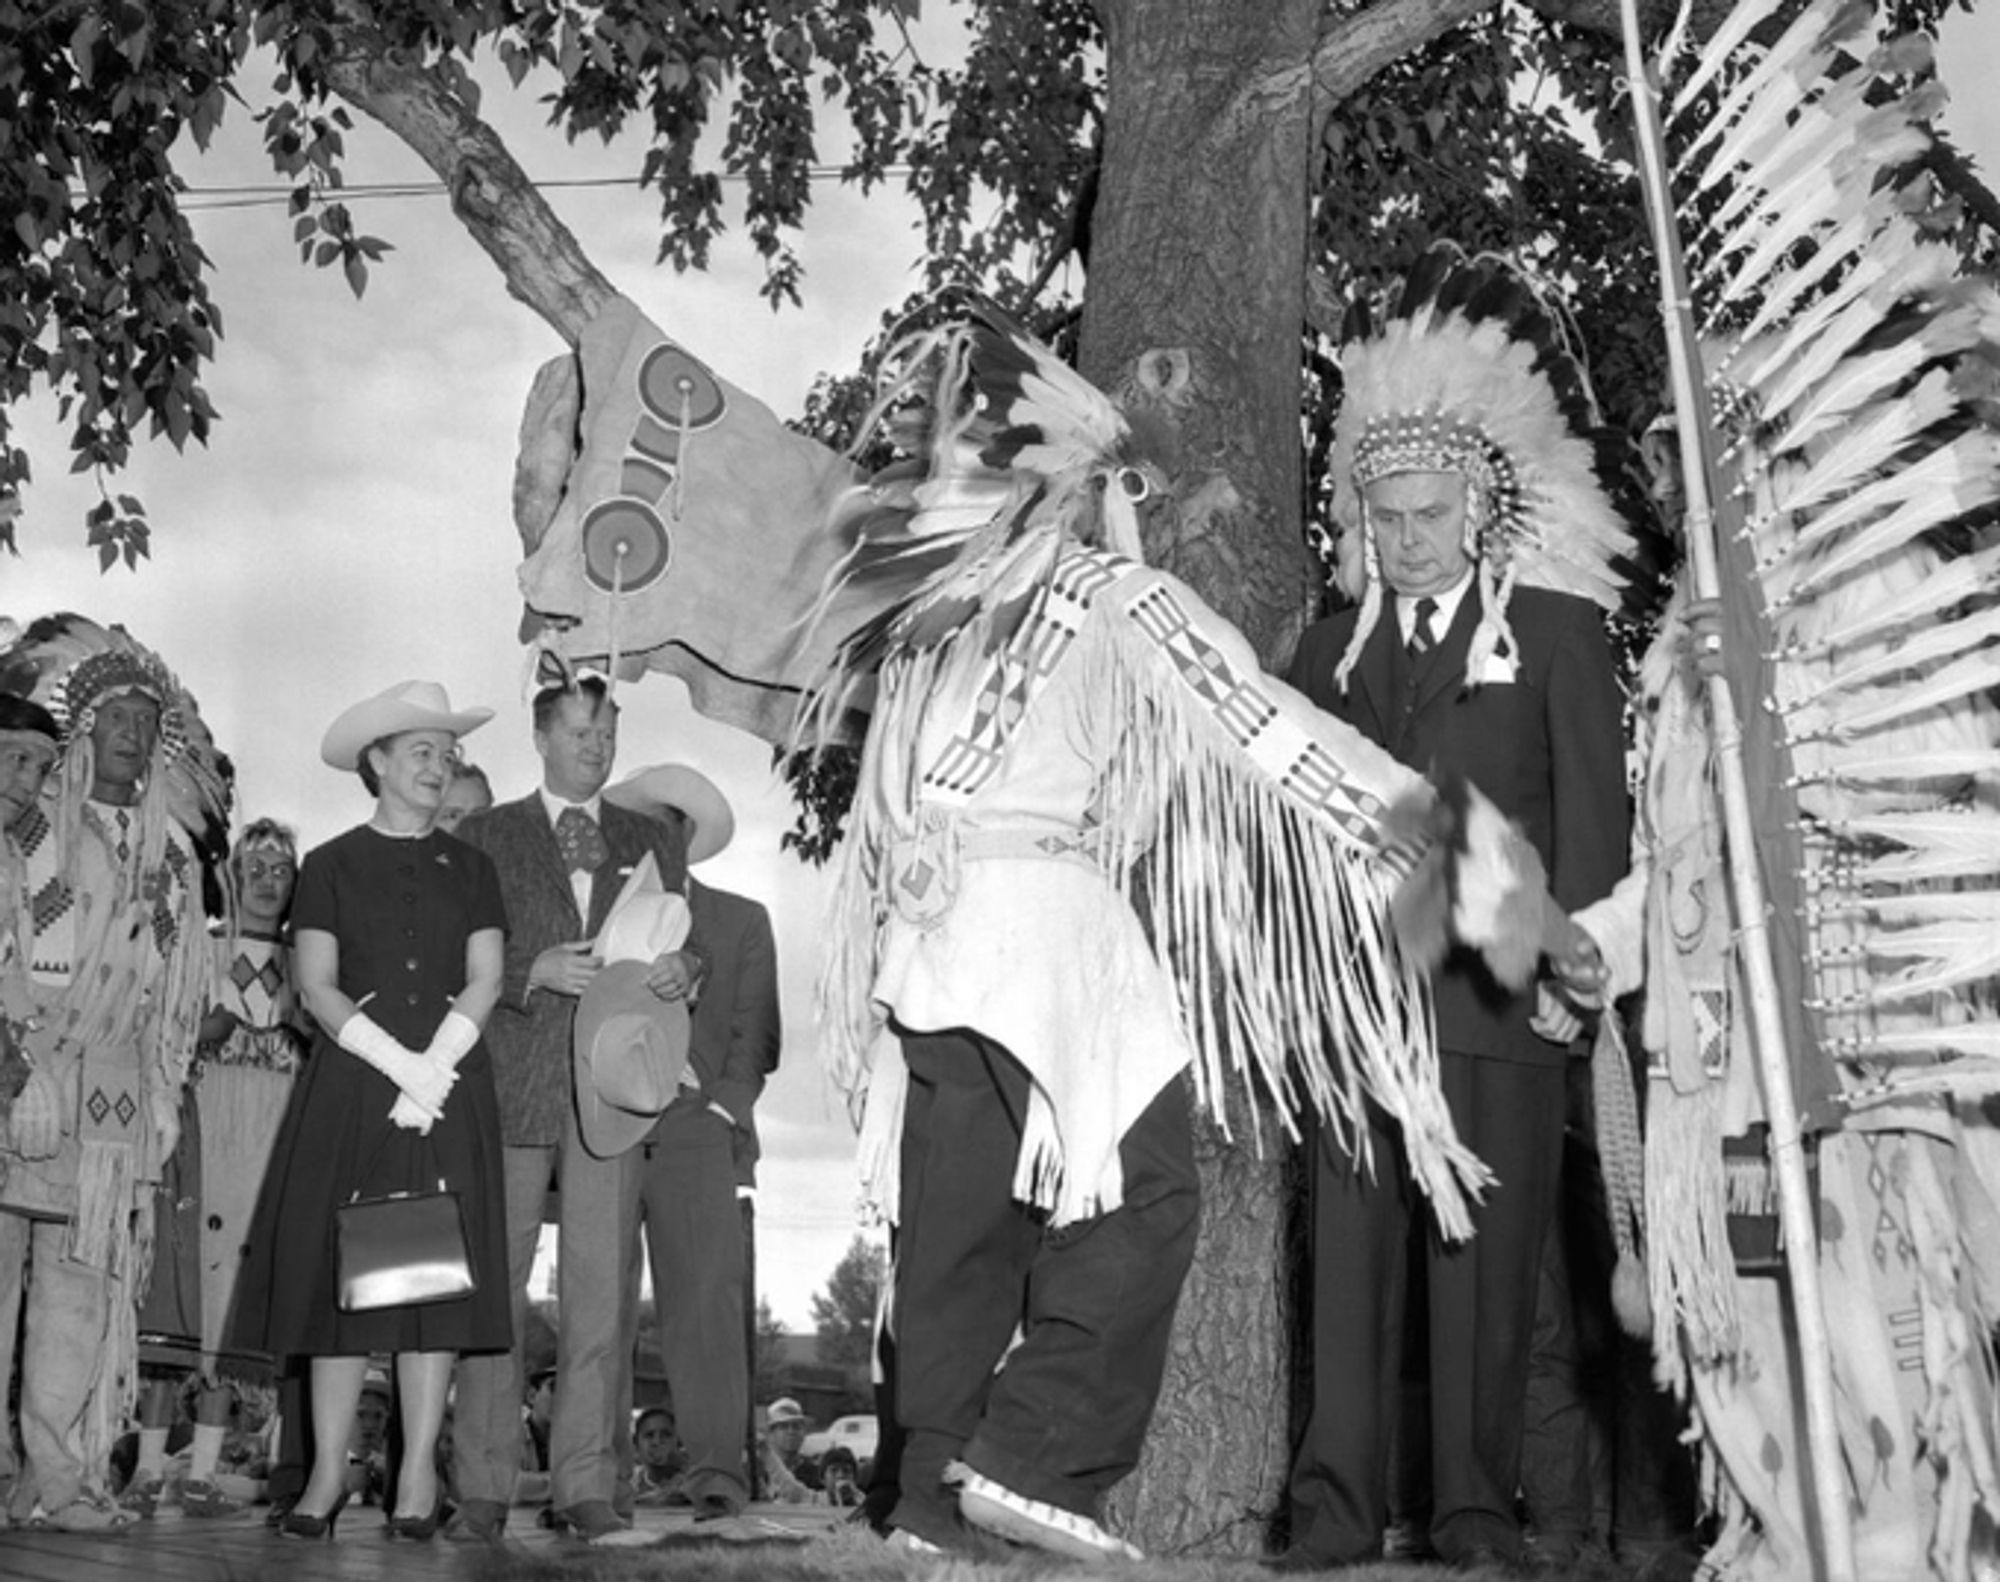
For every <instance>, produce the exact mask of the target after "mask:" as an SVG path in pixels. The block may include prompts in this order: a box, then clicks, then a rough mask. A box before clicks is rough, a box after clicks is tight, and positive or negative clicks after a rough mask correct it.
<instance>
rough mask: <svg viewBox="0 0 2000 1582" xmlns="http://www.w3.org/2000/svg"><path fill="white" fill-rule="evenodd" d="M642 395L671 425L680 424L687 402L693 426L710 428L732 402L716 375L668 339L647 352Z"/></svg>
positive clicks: (642, 378) (642, 376) (655, 414)
mask: <svg viewBox="0 0 2000 1582" xmlns="http://www.w3.org/2000/svg"><path fill="white" fill-rule="evenodd" d="M639 396H640V399H642V400H643V401H644V402H645V403H646V409H647V410H648V411H650V412H651V413H652V414H653V416H655V417H656V418H658V419H659V420H660V421H661V422H662V423H665V424H666V425H667V426H668V427H669V428H679V427H680V425H681V408H682V407H683V405H685V406H686V408H687V424H688V427H689V428H707V427H708V425H709V424H711V423H713V422H715V421H716V420H717V419H718V418H720V417H721V416H722V414H723V411H724V410H725V409H726V408H727V406H728V404H729V403H728V402H727V401H726V400H725V399H724V398H723V394H722V386H721V385H720V384H719V383H718V382H717V381H716V377H715V375H714V374H712V373H710V372H709V371H708V370H707V369H706V368H704V367H703V366H702V365H701V364H700V363H699V362H697V361H696V360H695V359H694V358H692V357H690V356H689V355H688V354H687V353H686V352H684V351H682V350H681V348H680V347H678V346H673V345H669V344H667V343H666V342H664V341H663V342H661V343H660V344H659V345H658V346H655V347H654V348H653V349H652V350H651V351H649V352H648V353H646V361H645V363H644V364H643V365H642V366H641V367H640V369H639Z"/></svg>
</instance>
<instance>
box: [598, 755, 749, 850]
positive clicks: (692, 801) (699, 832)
mask: <svg viewBox="0 0 2000 1582" xmlns="http://www.w3.org/2000/svg"><path fill="white" fill-rule="evenodd" d="M604 800H605V801H607V802H610V803H612V804H614V805H615V806H617V807H622V808H625V809H626V810H628V811H629V812H633V813H644V814H645V815H646V816H647V817H649V818H657V817H658V816H659V811H660V809H661V808H663V807H670V808H673V809H674V810H676V811H677V812H679V813H680V814H682V815H683V816H684V817H685V818H686V819H687V821H688V823H689V824H690V825H692V826H693V827H692V828H691V829H690V830H689V831H688V854H687V860H688V861H689V862H690V863H697V862H706V861H707V860H708V859H709V858H710V857H713V856H714V855H715V854H716V853H717V852H719V851H721V850H722V848H723V847H725V846H727V845H728V844H729V842H730V840H731V839H732V838H733V837H734V836H735V834H736V815H735V814H734V813H733V812H731V811H730V807H729V798H727V797H726V796H724V795H723V794H722V792H721V791H720V790H718V789H717V787H716V784H715V782H714V781H713V780H711V779H709V778H708V776H707V775H705V774H703V773H702V772H701V771H700V770H699V769H690V768H688V766H687V765H686V764H655V765H654V766H653V767H652V768H650V769H639V770H635V771H634V772H633V773H631V774H629V775H627V776H626V777H625V778H624V779H623V780H620V781H619V782H618V783H617V784H616V785H613V786H606V787H605V788H604Z"/></svg>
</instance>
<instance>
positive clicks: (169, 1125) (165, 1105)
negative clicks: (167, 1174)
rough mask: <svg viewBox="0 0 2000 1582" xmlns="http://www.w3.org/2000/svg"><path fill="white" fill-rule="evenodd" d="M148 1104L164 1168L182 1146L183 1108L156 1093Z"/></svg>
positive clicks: (172, 1100)
mask: <svg viewBox="0 0 2000 1582" xmlns="http://www.w3.org/2000/svg"><path fill="white" fill-rule="evenodd" d="M146 1102H147V1107H148V1108H149V1109H151V1110H152V1112H153V1115H152V1120H153V1136H154V1137H155V1138H157V1139H158V1140H159V1144H160V1152H159V1161H160V1165H161V1167H162V1168H164V1167H165V1165H166V1162H167V1161H168V1160H169V1159H171V1158H173V1156H174V1150H175V1149H176V1148H178V1147H180V1145H181V1107H180V1105H179V1104H178V1103H177V1102H175V1101H174V1099H172V1098H170V1097H169V1096H168V1095H167V1094H164V1093H156V1094H154V1095H153V1096H152V1097H151V1098H149V1099H148V1100H147V1101H146Z"/></svg>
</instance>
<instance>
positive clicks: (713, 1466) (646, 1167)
mask: <svg viewBox="0 0 2000 1582" xmlns="http://www.w3.org/2000/svg"><path fill="white" fill-rule="evenodd" d="M604 799H605V801H607V802H609V803H611V804H612V805H613V806H616V807H624V808H629V809H631V810H632V811H633V812H636V813H640V814H644V815H646V816H647V817H649V818H651V819H654V820H657V821H659V822H661V823H663V824H665V825H667V826H668V827H670V828H673V829H676V830H678V831H679V832H680V833H681V834H682V835H683V837H684V838H685V840H686V842H687V853H688V862H689V863H690V864H691V865H692V864H695V863H700V862H704V861H706V860H707V859H708V858H710V857H713V856H714V855H715V854H716V853H717V852H719V851H721V850H722V849H723V848H724V847H725V846H727V845H728V844H729V841H730V838H731V836H732V835H734V833H735V829H736V820H735V816H734V814H733V813H732V812H731V811H730V807H729V802H728V800H727V799H726V798H725V797H724V796H723V794H722V793H721V791H719V790H718V789H717V788H716V786H715V785H714V783H713V782H712V781H710V780H709V779H708V778H707V776H705V775H703V774H701V773H699V772H698V771H696V770H694V769H690V768H688V767H687V766H686V765H683V764H660V765H655V766H654V767H652V768H649V769H642V770H639V771H638V772H637V773H635V774H633V775H631V776H629V777H627V778H626V779H624V780H621V781H620V782H619V783H618V784H616V785H614V786H610V787H608V788H607V789H606V790H605V793H604ZM687 897H688V905H689V907H690V908H691V910H692V912H693V915H694V926H695V929H696V931H697V932H698V933H699V934H700V936H701V940H702V945H703V948H704V950H705V951H706V953H707V958H708V973H707V976H706V977H705V978H704V979H703V981H702V986H701V997H700V999H699V1000H698V1001H697V1003H696V1005H695V1007H694V1014H693V1026H692V1036H691V1039H690V1042H689V1045H688V1058H687V1067H686V1070H685V1072H684V1074H683V1076H682V1078H681V1083H682V1087H681V1091H680V1093H679V1095H678V1096H677V1097H676V1098H675V1099H674V1101H673V1102H672V1103H671V1104H670V1105H668V1106H667V1108H666V1111H665V1113H664V1114H662V1115H661V1116H660V1117H659V1119H658V1121H657V1123H656V1124H653V1125H650V1126H649V1127H648V1128H647V1129H646V1132H645V1137H644V1141H643V1142H642V1143H641V1144H640V1146H638V1147H637V1148H635V1149H633V1150H632V1152H631V1153H630V1154H629V1155H627V1156H626V1157H627V1158H629V1159H630V1160H631V1162H632V1168H631V1169H630V1170H629V1172H628V1174H627V1178H626V1183H625V1187H626V1198H625V1202H626V1203H627V1204H628V1205H629V1209H630V1214H631V1223H632V1224H633V1227H634V1229H635V1231H636V1229H637V1228H638V1225H639V1224H640V1223H641V1222H643V1224H644V1227H645V1236H646V1249H647V1252H648V1254H649V1256H650V1258H651V1260H652V1270H653V1296H654V1300H655V1301H656V1302H657V1303H658V1304H659V1313H660V1350H661V1353H662V1357H661V1360H662V1362H663V1363H664V1365H665V1368H666V1374H667V1382H668V1387H669V1388H670V1389H671V1390H672V1392H673V1400H674V1420H675V1424H676V1426H677V1428H678V1430H679V1432H680V1436H681V1442H682V1444H683V1445H685V1446H686V1448H687V1453H688V1469H687V1473H686V1478H685V1483H684V1487H685V1488H686V1490H687V1493H688V1495H689V1497H690V1498H691V1499H692V1500H693V1501H694V1504H695V1507H696V1510H697V1512H698V1513H699V1514H704V1515H711V1516H725V1515H732V1514H734V1513H735V1512H736V1511H737V1510H738V1509H740V1508H741V1507H742V1505H743V1503H744V1501H745V1500H746V1499H747V1498H748V1495H749V1483H748V1467H747V1464H746V1456H745V1453H746V1446H747V1443H748V1441H749V1437H750V1427H749V1425H750V1346H749V1339H748V1325H747V1323H746V1315H747V1313H748V1312H749V1305H750V1301H751V1293H750V1240H749V1227H748V1216H747V1214H746V1213H745V1210H744V1207H742V1206H739V1204H740V1203H744V1202H747V1198H748V1192H749V1189H750V1187H751V1186H752V1185H754V1181H755V1165H756V1159H757V1132H756V1121H755V1116H754V1106H755V1104H756V1102H757V1098H758V1096H759V1095H760V1094H761V1093H762V1092H763V1090H764V1080H765V1078H766V1077H767V1076H768V1075H769V1074H770V1073H771V1071H772V1070H774V1069H775V1068H776V1066H777V1064H778V1053H779V1045H780V1041H781V1032H780V1024H779V1011H778V965H777V948H776V945H775V942H774V939H773V935H772V930H771V918H770V914H769V913H768V912H767V911H766V910H765V909H764V908H763V907H762V906H761V905H759V904H758V903H757V902H755V901H752V900H749V899H748V898H746V897H744V896H740V895H733V894H731V893H730V892H729V891H727V890H718V889H716V888H715V887H714V886H712V885H708V884H703V883H701V882H700V881H699V880H696V879H695V878H693V877H692V876H690V877H689V879H688V885H687ZM739 1194H740V1197H739ZM626 1247H627V1249H628V1254H627V1259H626V1301H627V1312H628V1322H629V1323H630V1324H631V1325H633V1326H634V1327H635V1328H636V1325H637V1321H638V1296H639V1257H638V1252H639V1248H638V1240H637V1237H636V1235H635V1236H634V1237H633V1238H632V1239H630V1240H628V1242H627V1243H626ZM624 1355H626V1356H628V1357H629V1356H630V1355H631V1348H630V1346H629V1345H628V1346H627V1347H626V1348H625V1352H624ZM624 1426H625V1418H624V1414H623V1413H621V1414H620V1416H619V1422H618V1423H616V1424H614V1425H613V1427H614V1430H622V1429H623V1428H624ZM620 1452H621V1455H620V1460H621V1465H626V1466H629V1464H630V1460H631V1457H630V1455H629V1452H628V1451H627V1450H626V1447H625V1442H624V1436H623V1435H622V1433H621V1435H620Z"/></svg>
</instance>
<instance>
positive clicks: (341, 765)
mask: <svg viewBox="0 0 2000 1582" xmlns="http://www.w3.org/2000/svg"><path fill="white" fill-rule="evenodd" d="M492 718H493V711H492V710H491V709H461V710H459V711H458V712H456V713H454V712H453V711H452V706H451V699H450V698H448V697H446V696H445V692H444V688H443V687H441V686H439V685H438V684H437V683H436V682H435V681H399V682H397V683H396V684H395V685H394V686H393V687H391V688H389V690H388V691H386V692H378V693H376V694H375V696H374V697H372V698H363V699H362V700H361V701H360V702H359V703H357V704H355V705H354V706H353V707H352V708H350V709H348V710H346V711H345V712H344V713H343V714H342V715H341V716H340V718H339V719H337V720H335V721H334V722H333V723H332V724H331V725H329V726H328V727H327V728H326V735H325V736H324V737H322V738H321V740H320V744H319V755H320V757H321V759H322V760H324V761H325V762H326V763H327V764H328V765H329V766H331V767H332V768H335V769H353V768H356V767H358V766H359V765H360V762H361V754H362V753H363V752H364V751H366V749H367V747H368V744H369V743H370V742H379V741H380V740H381V739H382V738H383V737H384V736H397V735H400V734H402V733H403V732H404V731H450V732H451V734H452V735H454V736H464V735H466V734H467V733H468V732H471V731H476V730H478V729H479V727H480V726H482V725H484V724H485V723H486V722H487V721H488V720H490V719H492Z"/></svg>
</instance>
